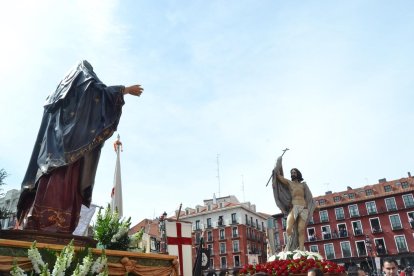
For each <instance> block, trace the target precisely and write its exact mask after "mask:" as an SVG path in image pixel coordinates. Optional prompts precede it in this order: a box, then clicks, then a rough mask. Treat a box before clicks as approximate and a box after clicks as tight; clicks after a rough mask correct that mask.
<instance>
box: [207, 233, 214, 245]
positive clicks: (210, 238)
mask: <svg viewBox="0 0 414 276" xmlns="http://www.w3.org/2000/svg"><path fill="white" fill-rule="evenodd" d="M207 241H209V242H210V241H213V233H212V232H211V231H208V232H207Z"/></svg>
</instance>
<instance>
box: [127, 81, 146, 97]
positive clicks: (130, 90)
mask: <svg viewBox="0 0 414 276" xmlns="http://www.w3.org/2000/svg"><path fill="white" fill-rule="evenodd" d="M142 91H144V88H142V87H141V85H139V84H137V85H132V86H128V87H125V90H124V94H131V95H134V96H138V97H139V96H141V94H142Z"/></svg>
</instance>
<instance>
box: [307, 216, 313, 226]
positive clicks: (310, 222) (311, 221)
mask: <svg viewBox="0 0 414 276" xmlns="http://www.w3.org/2000/svg"><path fill="white" fill-rule="evenodd" d="M308 224H314V222H313V215H311V217H310V218H309V222H308Z"/></svg>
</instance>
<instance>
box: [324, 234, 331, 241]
mask: <svg viewBox="0 0 414 276" xmlns="http://www.w3.org/2000/svg"><path fill="white" fill-rule="evenodd" d="M322 237H323V239H324V240H330V239H332V235H331V233H323V234H322Z"/></svg>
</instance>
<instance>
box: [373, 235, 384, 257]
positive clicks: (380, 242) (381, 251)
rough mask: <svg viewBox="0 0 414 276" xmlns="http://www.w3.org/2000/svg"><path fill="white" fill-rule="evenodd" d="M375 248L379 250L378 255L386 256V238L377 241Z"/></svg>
mask: <svg viewBox="0 0 414 276" xmlns="http://www.w3.org/2000/svg"><path fill="white" fill-rule="evenodd" d="M375 248H376V249H377V253H378V255H384V254H386V253H387V250H386V249H385V241H384V238H380V239H375Z"/></svg>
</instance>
